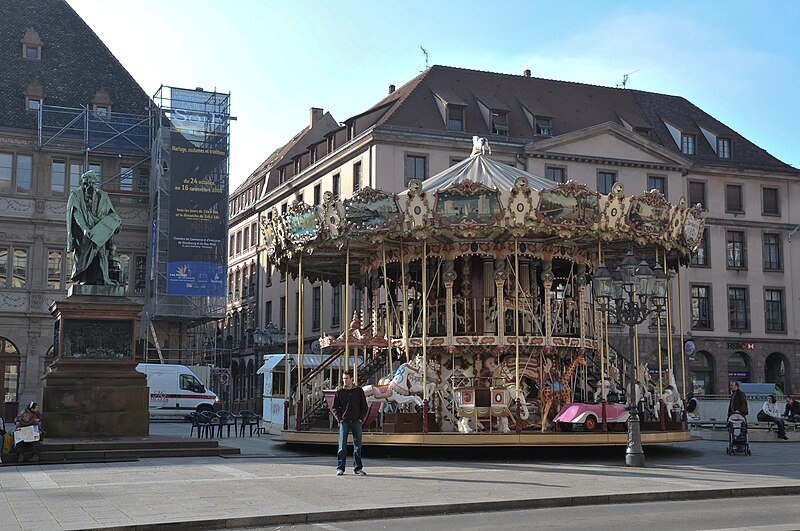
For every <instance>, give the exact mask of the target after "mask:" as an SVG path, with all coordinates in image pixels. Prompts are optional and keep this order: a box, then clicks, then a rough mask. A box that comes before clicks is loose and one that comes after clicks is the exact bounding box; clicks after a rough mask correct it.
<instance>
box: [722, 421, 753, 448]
mask: <svg viewBox="0 0 800 531" xmlns="http://www.w3.org/2000/svg"><path fill="white" fill-rule="evenodd" d="M736 452H739V453H744V455H750V443H749V442H748V441H747V419H746V418H744V415H742V414H741V413H739V412H738V411H734V412H733V413H731V416H730V417H728V447H727V448H725V453H726V454H728V455H736Z"/></svg>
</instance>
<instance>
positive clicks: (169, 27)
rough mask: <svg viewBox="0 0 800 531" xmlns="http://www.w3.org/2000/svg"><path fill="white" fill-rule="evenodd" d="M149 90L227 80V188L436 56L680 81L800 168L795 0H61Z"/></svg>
mask: <svg viewBox="0 0 800 531" xmlns="http://www.w3.org/2000/svg"><path fill="white" fill-rule="evenodd" d="M68 2H69V4H70V5H72V7H73V8H74V9H75V10H76V11H77V12H78V14H80V15H81V16H82V17H83V19H84V20H86V22H88V24H89V25H90V26H91V27H92V29H94V31H95V32H96V33H97V34H98V35H99V36H100V38H101V39H102V40H103V41H104V42H105V43H106V45H107V46H108V47H109V48H110V49H111V51H112V52H113V53H114V54H115V55H116V56H117V58H118V59H119V60H120V61H121V62H122V64H123V65H125V67H126V68H127V69H128V70H129V71H130V73H131V74H132V75H133V77H134V78H135V79H136V80H137V81H138V82H139V84H140V85H141V86H142V87H143V88H144V89H145V91H146V92H148V93H149V94H151V95H152V94H153V93H155V91H156V90H157V89H158V87H159V86H160V85H161V84H164V85H171V86H178V87H187V88H194V87H198V86H200V87H203V88H205V89H206V90H209V89H214V88H216V89H217V90H219V91H221V92H230V93H231V105H232V113H233V114H234V115H235V116H237V117H238V121H236V122H233V124H232V133H231V189H233V188H234V187H235V186H236V185H238V184H239V183H241V182H242V180H244V179H245V178H246V177H247V176H248V175H249V174H250V173H251V172H252V171H253V170H254V169H255V168H256V167H257V166H258V164H259V163H260V162H262V161H263V160H264V159H265V158H266V157H267V156H268V155H269V154H270V153H271V152H272V151H273V150H274V149H276V148H277V147H279V146H280V145H282V144H284V143H285V142H287V141H288V140H289V139H290V138H291V137H292V136H293V135H294V134H295V133H296V132H297V131H299V130H300V129H301V128H302V127H303V126H305V125H306V123H307V122H308V119H309V108H310V107H322V108H324V109H325V110H326V111H330V112H331V113H332V114H333V116H334V118H336V119H337V120H339V121H344V120H345V119H346V118H348V117H349V116H351V115H354V114H357V113H359V112H361V111H363V110H365V109H366V108H367V107H369V106H371V105H372V104H374V103H375V102H377V101H379V100H380V99H381V98H383V97H384V96H385V95H386V93H387V89H388V86H389V85H390V84H394V85H397V86H398V87H399V86H400V85H402V84H404V83H405V82H407V81H408V80H410V79H411V78H413V77H414V76H415V75H417V74H418V73H419V72H420V71H421V70H422V69H423V68H424V67H425V58H424V56H423V54H422V51H421V50H420V46H424V47H425V48H426V49H427V50H428V53H429V64H431V65H434V64H441V65H448V66H455V67H462V68H472V69H477V70H488V71H493V72H503V73H510V74H521V73H522V71H523V70H524V69H526V68H529V69H531V71H532V73H533V75H534V76H537V77H544V78H551V79H561V80H567V81H580V82H584V83H592V84H597V85H605V86H614V85H616V84H618V83H620V82H621V81H622V76H623V74H625V73H631V74H630V77H629V81H628V86H629V87H631V88H635V89H641V90H647V91H652V92H662V93H667V94H675V95H679V96H683V97H685V98H686V99H688V100H690V101H691V102H693V103H694V104H696V105H697V106H699V107H700V108H702V109H703V110H705V111H706V112H708V113H710V114H711V115H713V116H715V117H716V118H718V119H719V120H721V121H722V122H724V123H725V124H727V125H728V126H730V127H732V128H733V129H734V130H736V131H737V132H739V133H741V134H743V135H744V136H745V137H747V138H748V139H750V140H751V141H753V142H755V143H756V144H757V145H758V146H760V147H762V148H764V149H766V150H767V151H768V152H770V153H771V154H772V155H774V156H776V157H778V158H779V159H781V160H783V161H784V162H786V163H789V164H791V165H793V166H795V167H800V140H798V134H797V132H798V124H800V110H799V109H800V105H798V99H799V98H800V95H799V94H800V36H799V35H798V33H799V32H800V29H799V28H800V2H795V1H793V0H786V1H771V0H760V1H759V2H753V1H704V2H698V1H662V2H638V1H616V2H610V1H609V2H601V1H569V2H542V1H514V2H511V1H509V2H472V1H466V0H464V1H457V2H456V1H453V2H449V1H448V2H444V1H441V2H437V1H430V0H429V1H425V2H420V1H405V2H383V1H377V0H376V1H364V2H354V1H344V0H336V1H333V0H330V1H307V2H304V1H299V0H298V1H280V2H279V1H266V0H264V1H259V0H235V1H222V0H214V1H209V0H136V1H130V0H68Z"/></svg>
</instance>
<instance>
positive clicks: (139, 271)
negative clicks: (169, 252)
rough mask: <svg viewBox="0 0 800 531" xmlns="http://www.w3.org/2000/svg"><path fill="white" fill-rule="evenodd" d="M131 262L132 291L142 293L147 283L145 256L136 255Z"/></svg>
mask: <svg viewBox="0 0 800 531" xmlns="http://www.w3.org/2000/svg"><path fill="white" fill-rule="evenodd" d="M133 263H134V266H133V280H134V284H133V292H134V293H140V294H143V293H144V288H145V284H146V283H147V257H146V256H136V257H134V262H133Z"/></svg>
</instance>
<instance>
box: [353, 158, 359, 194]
mask: <svg viewBox="0 0 800 531" xmlns="http://www.w3.org/2000/svg"><path fill="white" fill-rule="evenodd" d="M359 190H361V163H360V162H356V163H355V164H353V193H356V192H358V191H359Z"/></svg>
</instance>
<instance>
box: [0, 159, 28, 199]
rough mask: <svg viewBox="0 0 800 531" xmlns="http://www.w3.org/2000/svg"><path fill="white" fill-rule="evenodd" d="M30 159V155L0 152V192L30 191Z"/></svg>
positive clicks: (21, 192) (24, 192)
mask: <svg viewBox="0 0 800 531" xmlns="http://www.w3.org/2000/svg"><path fill="white" fill-rule="evenodd" d="M14 159H16V163H15V160H14ZM32 160H33V159H32V158H31V156H30V155H16V157H15V156H14V155H13V154H11V153H0V194H10V193H13V192H15V191H16V193H18V194H30V193H31V178H32V170H33V162H32Z"/></svg>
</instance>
